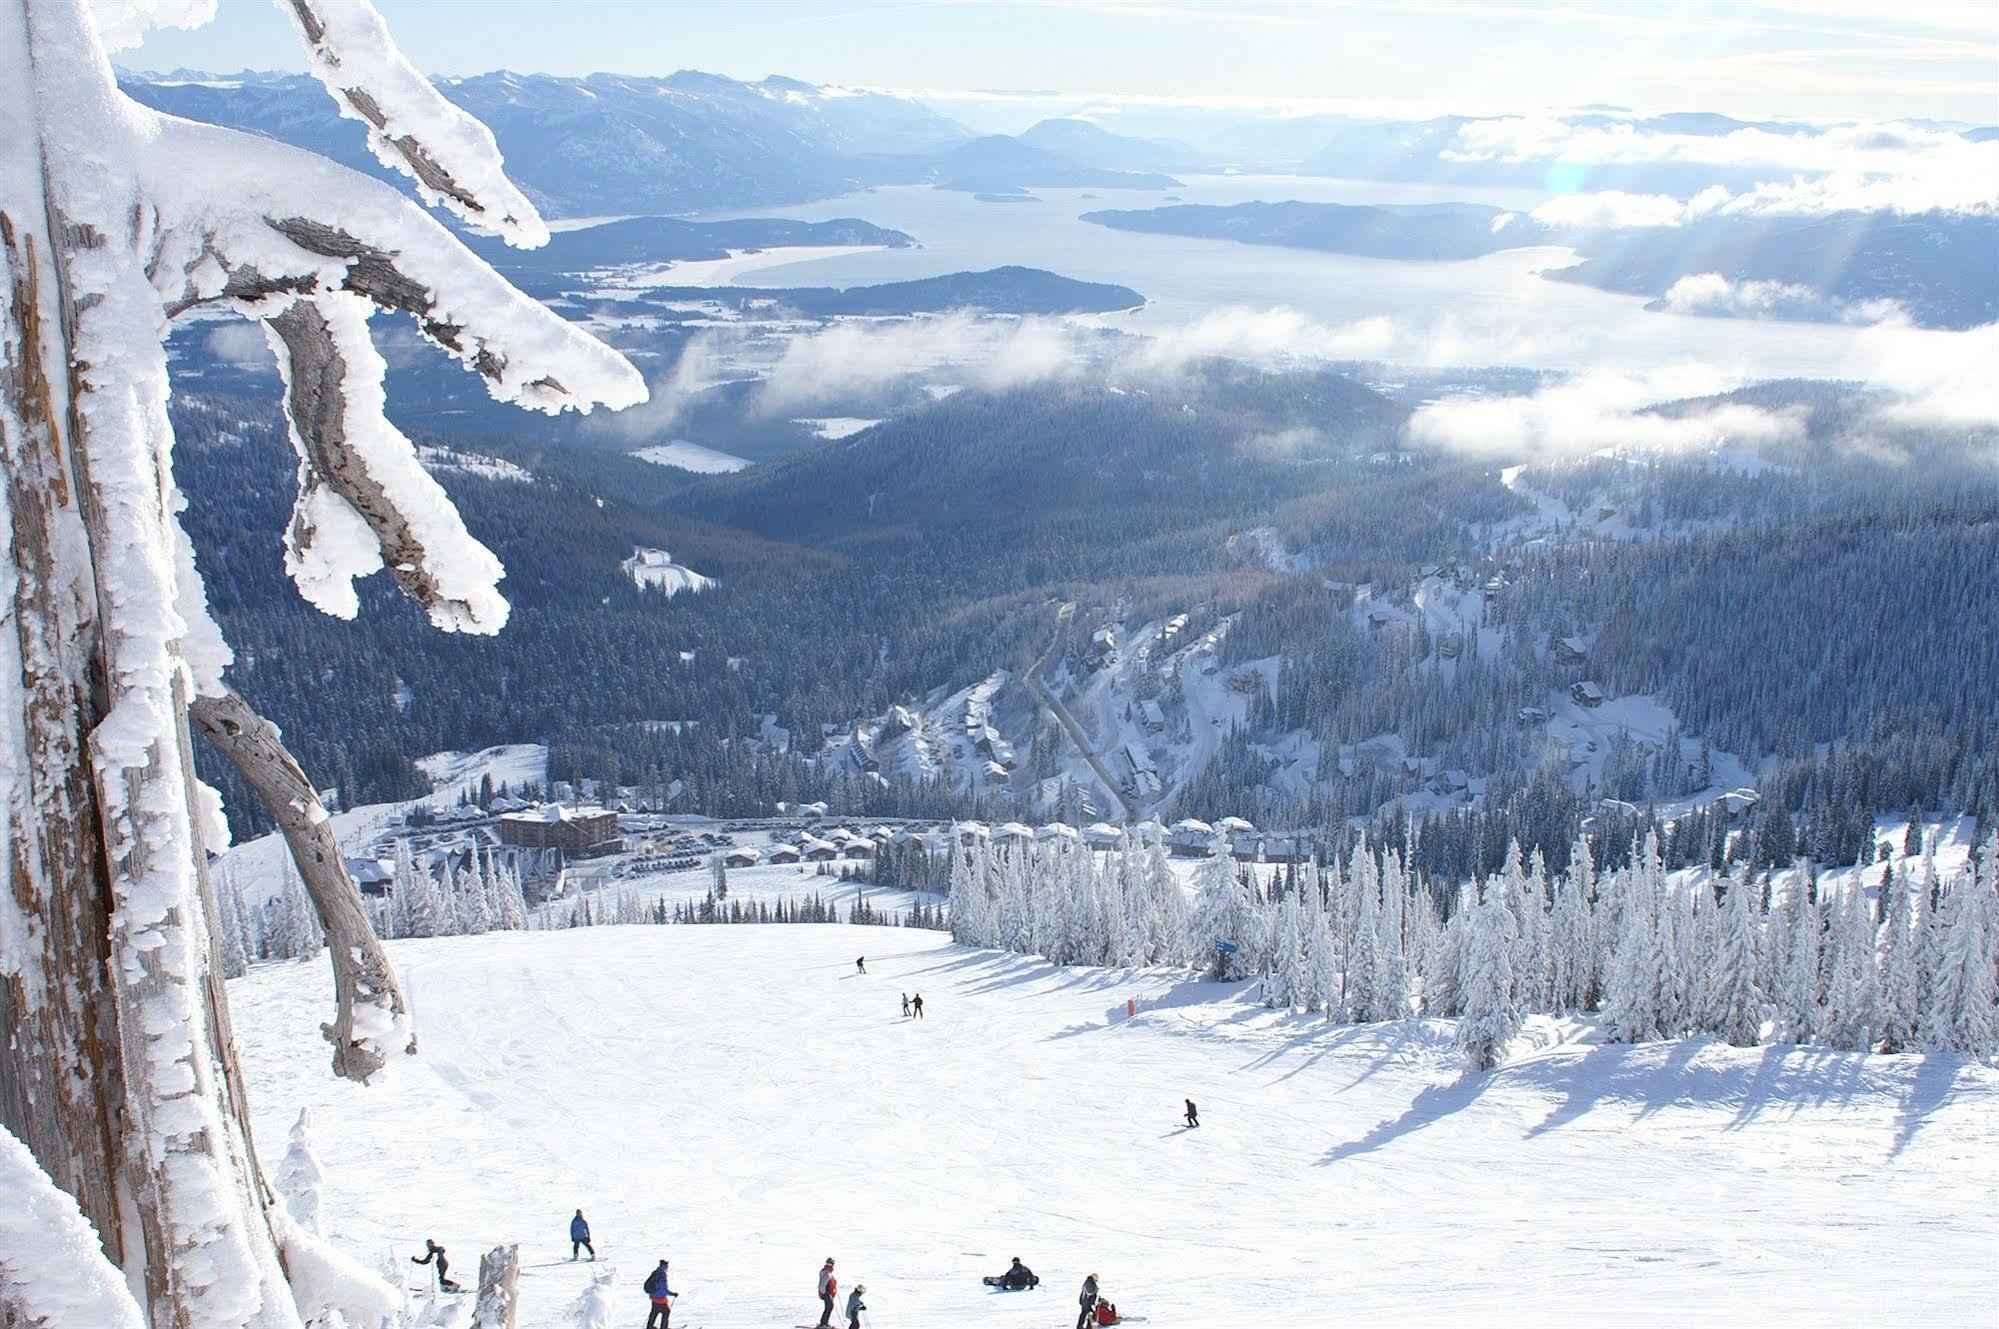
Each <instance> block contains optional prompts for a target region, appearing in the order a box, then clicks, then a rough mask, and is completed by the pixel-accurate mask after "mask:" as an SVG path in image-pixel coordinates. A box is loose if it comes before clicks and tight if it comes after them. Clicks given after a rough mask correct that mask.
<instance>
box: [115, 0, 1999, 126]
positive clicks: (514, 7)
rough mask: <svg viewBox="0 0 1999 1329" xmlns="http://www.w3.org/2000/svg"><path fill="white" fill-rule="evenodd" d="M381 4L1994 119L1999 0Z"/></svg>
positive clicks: (182, 58) (1087, 74) (596, 50)
mask: <svg viewBox="0 0 1999 1329" xmlns="http://www.w3.org/2000/svg"><path fill="white" fill-rule="evenodd" d="M376 3H377V4H378V5H379V7H380V8H381V9H382V11H383V12H384V14H385V15H386V16H387V17H388V20H389V23H390V25H391V27H392V28H393V29H394V31H395V33H396V35H397V37H398V39H399V40H400V41H401V43H402V46H403V49H404V50H405V51H406V52H408V54H409V55H410V56H411V58H412V59H413V60H415V62H416V63H417V64H418V65H419V66H421V67H422V68H425V69H428V70H431V71H433V72H436V73H441V74H472V73H481V72H484V71H486V70H490V69H498V68H508V69H515V70H522V71H538V72H546V73H555V74H585V73H591V72H594V71H600V70H602V71H612V72H619V73H631V74H663V73H670V72H672V71H673V70H676V69H703V70H709V71H712V72H715V73H721V74H728V75H731V76H734V77H738V78H761V77H763V76H764V75H766V74H774V73H775V74H789V75H792V76H794V77H798V78H803V79H808V80H811V81H813V82H824V83H846V84H855V85H863V86H868V87H878V88H888V89H899V90H908V91H917V92H922V93H926V94H931V95H933V96H938V95H939V94H963V93H967V92H974V91H979V90H1028V91H1041V92H1053V93H1059V94H1063V95H1065V96H1075V97H1077V98H1079V99H1080V98H1086V97H1102V96H1107V95H1108V96H1115V97H1124V98H1132V99H1143V100H1149V99H1171V100H1178V99H1190V100H1213V101H1222V102H1240V103H1243V104H1258V105H1263V104H1280V105H1296V106H1298V107H1299V108H1301V109H1306V108H1313V107H1316V108H1319V109H1366V108H1370V107H1380V108H1383V109H1395V110H1404V111H1410V110H1414V111H1423V110H1429V109H1439V110H1441V109H1451V110H1462V111H1487V110H1519V109H1528V108H1533V107H1547V106H1574V105H1582V104H1586V103H1596V102H1603V103H1612V104H1616V105H1621V106H1630V107H1634V108H1636V109H1639V110H1714V111H1725V112H1729V113H1733V114H1740V115H1787V116H1797V117H1801V118H1809V119H1846V118H1853V119H1886V118H1900V117H1917V116H1930V117H1936V118H1940V119H1954V120H1966V121H1972V122H1976V123H1991V122H1994V121H1995V120H1999V0H1886V2H1884V0H1777V2H1776V3H1765V4H1726V3H1719V4H1718V3H1698V2H1696V3H1672V2H1671V0H1636V2H1634V3H1622V4H1618V3H1605V2H1603V0H1596V2H1592V3H1577V4H1532V3H1523V2H1518V0H1491V2H1490V3H1464V2H1459V0H1382V2H1380V3H1373V2H1356V3H1340V2H1337V0H1291V3H1273V2H1271V0H1240V2H1239V3H1212V2H1208V0H1066V2H1065V3H1061V4H1030V3H1019V2H1017V0H790V2H789V3H778V2H773V0H721V2H719V3H711V2H710V0H679V2H677V3H661V2H659V0H476V2H475V0H376ZM287 23H288V21H287V20H286V19H284V18H283V17H282V16H281V15H280V14H279V13H278V12H277V9H276V8H275V6H274V5H272V4H271V3H270V0H221V12H220V15H219V17H218V18H217V19H216V21H215V22H213V23H211V24H209V25H208V26H207V27H205V28H201V29H199V30H196V31H194V32H161V33H157V34H155V35H154V36H153V37H152V38H151V39H150V40H149V41H148V42H147V43H146V44H145V45H144V46H142V47H140V48H138V49H136V50H132V51H126V52H124V53H122V54H121V56H120V57H119V58H120V63H122V64H125V65H128V66H131V67H134V68H152V69H167V68H173V67H176V66H189V67H195V68H202V69H208V70H218V71H234V70H238V69H243V68H246V67H247V68H259V69H274V68H300V67H302V66H301V64H300V60H299V57H298V54H297V49H298V47H297V38H296V37H295V36H294V35H293V34H292V33H291V32H290V31H289V30H288V26H287ZM938 99H939V101H940V102H942V101H944V100H945V98H944V97H942V96H938ZM949 100H951V101H957V102H959V103H960V104H961V105H964V104H965V103H963V101H962V99H961V98H960V97H957V96H952V97H950V98H949ZM942 109H945V110H947V111H949V110H950V109H951V107H950V106H948V105H945V106H943V107H942ZM991 115H992V109H991V108H990V107H988V108H986V110H985V113H984V114H983V115H980V116H978V117H976V118H982V119H983V118H989V117H990V116H991ZM1033 118H1034V116H1033V115H1031V114H1030V115H1026V116H1024V117H1022V119H1023V123H1025V122H1026V121H1028V120H1031V119H1033ZM994 127H998V126H994Z"/></svg>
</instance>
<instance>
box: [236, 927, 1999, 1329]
mask: <svg viewBox="0 0 1999 1329" xmlns="http://www.w3.org/2000/svg"><path fill="white" fill-rule="evenodd" d="M390 951H391V954H392V955H393V957H394V959H395V961H396V963H397V964H398V966H399V967H400V969H401V972H402V977H403V981H404V987H405V991H406V992H407V993H408V994H409V997H410V1000H411V1005H412V1008H413V1011H414V1014H415V1017H416V1021H417V1026H418V1029H419V1032H420V1035H421V1038H422V1046H423V1053H422V1055H421V1056H420V1057H418V1058H416V1059H414V1060H411V1061H407V1062H402V1063H399V1064H397V1065H396V1066H394V1067H393V1068H392V1075H391V1077H390V1079H389V1082H388V1083H387V1084H385V1085H381V1086H378V1087H374V1088H362V1087H359V1086H356V1085H353V1084H351V1083H346V1082H340V1081H335V1080H333V1079H332V1078H331V1076H330V1074H329V1073H328V1070H327V1067H326V1053H325V1045H324V1043H323V1041H322V1040H321V1039H320V1037H319V1034H318V1022H319V1021H320V1020H322V1019H324V1018H325V1016H326V1012H327V1009H328V1006H329V1003H330V997H329V995H328V992H327V986H328V984H327V979H326V973H325V966H324V961H323V960H320V961H313V962H309V963H297V964H278V965H271V966H265V967H261V968H259V969H258V970H256V971H254V972H253V973H252V974H251V975H249V976H248V977H246V978H244V979H241V980H238V981H236V982H235V983H233V984H232V985H231V997H232V1001H233V1004H234V1006H235V1010H236V1024H237V1029H238V1032H239V1036H240V1037H241V1039H242V1041H243V1044H244V1053H245V1061H246V1065H247V1069H248V1073H249V1077H250V1095H251V1101H252V1103H253V1104H254V1106H255V1109H256V1125H257V1130H258V1133H259V1136H260V1138H261V1139H262V1140H263V1141H265V1142H266V1147H267V1148H275V1147H276V1143H275V1142H277V1141H280V1140H282V1139H283V1138H284V1133H285V1132H286V1131H287V1130H288V1129H289V1127H290V1126H291V1124H292V1121H293V1119H294V1118H295V1117H296V1115H297V1112H298V1110H299V1109H300V1108H301V1107H310V1108H311V1109H312V1112H313V1120H314V1123H315V1129H316V1132H317V1135H318V1139H319V1153H320V1157H321V1159H322V1161H323V1162H324V1163H325V1166H326V1169H327V1179H326V1183H325V1185H324V1187H323V1191H322V1193H323V1196H324V1201H325V1214H326V1223H327V1225H328V1229H329V1232H330V1234H331V1235H332V1236H334V1237H335V1238H336V1240H337V1241H338V1242H339V1243H340V1244H342V1245H343V1246H345V1247H346V1248H347V1249H348V1250H349V1251H351V1252H353V1253H355V1254H357V1255H360V1256H362V1257H363V1258H365V1259H367V1260H368V1261H369V1262H370V1263H371V1264H372V1263H374V1262H375V1261H376V1259H377V1257H378V1256H380V1255H381V1254H383V1253H385V1252H388V1251H390V1250H391V1249H393V1252H394V1253H395V1255H396V1257H397V1261H398V1266H399V1268H400V1270H401V1271H402V1272H404V1273H406V1274H409V1275H411V1278H410V1282H412V1283H414V1282H416V1278H415V1275H416V1274H417V1273H419V1272H421V1271H417V1270H415V1269H413V1267H412V1266H410V1265H408V1264H407V1263H402V1261H403V1260H404V1259H405V1258H406V1257H407V1256H409V1255H410V1254H413V1253H415V1252H417V1251H420V1250H421V1249H422V1242H423V1239H424V1237H426V1236H434V1237H436V1238H438V1239H439V1240H440V1241H442V1242H444V1243H445V1244H446V1245H447V1246H449V1247H450V1248H451V1251H452V1254H453V1257H454V1265H455V1266H456V1267H460V1268H463V1269H465V1270H467V1271H470V1270H471V1269H473V1268H475V1267H476V1264H477V1256H478V1252H479V1251H480V1250H482V1249H484V1248H486V1247H488V1246H490V1245H492V1244H494V1243H497V1242H500V1241H519V1242H521V1243H522V1262H523V1264H524V1265H525V1266H526V1276H525V1277H524V1278H523V1280H522V1286H523V1299H524V1305H523V1307H522V1318H521V1326H522V1329H552V1327H553V1326H556V1325H560V1324H564V1323H566V1320H565V1318H564V1314H563V1312H564V1309H565V1308H566V1307H567V1305H568V1304H569V1302H570V1301H571V1300H572V1299H573V1297H574V1296H575V1295H576V1293H577V1291H578V1290H579V1289H580V1288H581V1287H582V1286H583V1282H584V1280H585V1278H586V1277H587V1274H586V1272H585V1270H587V1268H588V1266H587V1265H586V1266H580V1267H579V1266H574V1265H569V1264H567V1263H565V1262H564V1257H566V1256H567V1254H568V1250H569V1248H568V1244H567V1242H566V1240H565V1239H564V1237H565V1234H564V1228H565V1225H566V1223H567V1220H568V1218H569V1215H570V1213H571V1212H572V1211H573V1210H574V1209H576V1208H577V1207H578V1206H581V1207H582V1208H583V1210H584V1212H585V1213H586V1214H587V1215H588V1216H589V1218H590V1221H591V1224H592V1227H593V1229H594V1231H595V1235H596V1237H597V1239H598V1241H599V1248H600V1250H602V1251H603V1252H604V1254H605V1256H606V1258H608V1259H609V1260H611V1261H613V1262H614V1263H615V1264H616V1269H617V1276H616V1279H615V1281H614V1283H613V1287H614V1289H615V1291H616V1294H617V1296H618V1297H619V1298H620V1299H621V1303H622V1304H623V1305H624V1306H625V1307H626V1309H628V1311H629V1313H630V1315H631V1320H630V1322H631V1323H632V1324H634V1325H636V1324H637V1323H638V1322H639V1318H640V1316H641V1315H642V1314H643V1310H644V1304H643V1298H642V1297H641V1296H640V1294H639V1292H638V1290H637V1288H638V1283H639V1281H640V1279H642V1278H643V1277H644V1274H645V1272H646V1270H647V1269H649V1268H650V1267H651V1265H652V1263H653V1262H654V1261H655V1260H657V1259H659V1258H661V1257H667V1258H670V1259H671V1260H672V1261H673V1270H674V1275H675V1279H674V1281H675V1284H676V1286H677V1287H678V1288H679V1289H680V1290H681V1292H682V1293H683V1294H684V1295H683V1299H682V1303H681V1306H680V1308H679V1313H678V1314H676V1316H675V1317H674V1318H675V1321H676V1323H683V1324H687V1325H700V1326H709V1327H710V1329H724V1327H726V1326H737V1325H740V1326H771V1325H778V1326H784V1325H794V1324H800V1323H809V1322H810V1321H811V1319H814V1318H816V1316H815V1315H814V1312H816V1310H817V1305H816V1302H815V1301H814V1300H813V1297H812V1278H813V1273H814V1271H815V1270H816V1269H817V1267H818V1265H819V1262H820V1261H821V1260H822V1259H824V1258H825V1257H826V1256H827V1255H828V1254H831V1255H834V1256H837V1257H838V1259H839V1270H840V1273H841V1275H842V1277H843V1281H856V1280H857V1281H860V1282H864V1283H866V1284H867V1288H868V1293H867V1301H868V1303H869V1305H870V1306H871V1307H872V1308H874V1313H875V1314H876V1315H877V1316H879V1317H880V1323H881V1324H883V1325H911V1326H918V1325H920V1326H926V1327H927V1329H958V1327H959V1326H973V1325H976V1326H980V1329H986V1327H987V1326H994V1327H997V1329H1005V1327H1006V1326H1028V1325H1034V1326H1047V1325H1056V1324H1064V1323H1067V1322H1068V1318H1069V1317H1071V1316H1073V1314H1074V1301H1073V1300H1072V1298H1073V1296H1074V1292H1075V1288H1076V1286H1077V1284H1079V1283H1080V1281H1081V1279H1082V1276H1083V1275H1084V1274H1085V1273H1088V1272H1091V1271H1093V1270H1094V1271H1096V1272H1097V1273H1099V1274H1100V1275H1101V1276H1102V1278H1103V1282H1104V1290H1105V1292H1106V1293H1107V1294H1108V1295H1109V1296H1110V1297H1111V1298H1112V1299H1114V1300H1115V1301H1117V1302H1118V1303H1119V1305H1120V1306H1122V1307H1123V1308H1124V1309H1125V1310H1126V1311H1128V1312H1130V1313H1133V1314H1139V1315H1146V1316H1149V1317H1150V1320H1151V1323H1152V1325H1154V1326H1160V1327H1161V1329H1170V1327H1171V1326H1176V1325H1177V1326H1189V1327H1190V1329H1191V1327H1194V1326H1200V1327H1201V1329H1210V1327H1211V1326H1214V1325H1216V1324H1218V1323H1243V1322H1249V1323H1281V1324H1286V1325H1298V1326H1318V1325H1326V1324H1332V1323H1340V1322H1352V1323H1360V1324H1367V1325H1370V1326H1394V1325H1424V1326H1434V1325H1439V1324H1462V1325H1480V1326H1486V1325H1514V1324H1517V1325H1531V1326H1534V1327H1535V1329H1544V1327H1545V1326H1551V1325H1584V1324H1587V1325H1592V1326H1596V1325H1640V1324H1643V1325H1675V1326H1678V1325H1685V1324H1688V1323H1708V1324H1744V1323H1754V1324H1757V1325H1759V1326H1783V1325H1826V1324H1835V1323H1863V1322H1864V1323H1870V1324H1879V1325H1889V1324H1893V1325H1919V1324H1930V1325H1953V1326H1956V1325H1968V1324H1972V1323H1979V1322H1984V1321H1986V1320H1987V1319H1988V1318H1989V1315H1990V1311H1991V1307H1992V1305H1993V1304H1994V1298H1995V1297H1999V1267H1995V1259H1994V1251H1993V1246H1992V1241H1991V1234H1992V1229H1991V1215H1990V1198H1991V1196H1992V1194H1993V1193H1994V1190H1995V1187H1999V1148H1995V1147H1994V1146H1995V1144H1999V1073H1995V1072H1993V1071H1991V1070H1989V1069H1984V1068H1977V1067H1971V1066H1967V1065H1965V1064H1962V1063H1958V1062H1953V1061H1950V1060H1945V1059H1928V1060H1925V1059H1922V1058H1915V1057H1871V1058H1869V1057H1859V1056H1852V1055H1840V1054H1832V1053H1825V1052H1815V1051H1797V1050H1793V1049H1783V1048H1761V1049H1749V1050H1735V1049H1729V1048H1726V1047H1721V1046H1717V1045H1713V1044H1709V1043H1696V1042H1673V1043H1661V1044H1654V1045H1645V1046H1639V1047H1615V1048H1609V1047H1586V1046H1579V1045H1575V1044H1556V1045H1553V1046H1547V1045H1543V1046H1541V1048H1540V1050H1538V1051H1537V1050H1534V1045H1535V1042H1536V1036H1537V1035H1538V1036H1539V1037H1540V1038H1542V1039H1546V1040H1553V1039H1554V1038H1555V1036H1556V1034H1557V1033H1558V1030H1557V1029H1556V1027H1555V1025H1553V1024H1552V1023H1551V1022H1547V1021H1536V1022H1531V1023H1530V1025H1529V1029H1528V1037H1526V1038H1524V1039H1523V1040H1522V1043H1521V1045H1520V1046H1517V1047H1516V1049H1515V1058H1516V1059H1515V1060H1514V1061H1513V1062H1512V1063H1511V1064H1510V1065H1508V1066H1506V1067H1504V1068H1502V1069H1501V1070H1500V1071H1498V1072H1497V1073H1495V1074H1493V1075H1491V1076H1489V1077H1483V1078H1479V1079H1474V1080H1469V1081H1466V1080H1461V1079H1460V1078H1459V1075H1458V1068H1457V1063H1456V1061H1455V1059H1454V1058H1453V1056H1452V1054H1451V1052H1450V1050H1449V1049H1448V1047H1447V1046H1446V1045H1445V1041H1446V1037H1447V1030H1446V1029H1445V1027H1444V1026H1442V1025H1440V1024H1432V1025H1424V1026H1414V1027H1410V1028H1406V1029H1405V1028H1402V1027H1399V1026H1372V1027H1362V1028H1357V1029H1340V1028H1335V1027H1329V1026H1327V1025H1325V1024H1323V1023H1321V1022H1319V1021H1317V1020H1312V1019H1306V1018H1303V1017H1293V1016H1288V1015H1283V1014H1277V1013H1272V1012H1269V1011H1266V1010H1264V1009H1263V1008H1262V1007H1261V1006H1260V1005H1257V1004H1255V1003H1254V1002H1253V1001H1245V1000H1243V999H1242V997H1241V994H1240V991H1239V990H1238V989H1234V988H1225V987H1217V986H1212V985H1199V984H1195V985H1190V984H1184V983H1180V982H1179V981H1178V980H1177V979H1176V978H1175V977H1174V976H1172V975H1168V974H1162V973H1157V972H1152V973H1141V972H1128V971H1105V970H1092V969H1067V970H1062V969H1054V968H1051V967H1049V966H1047V965H1045V964H1043V963H1041V962H1039V961H1037V960H1033V959H1029V958H1025V957H1020V956H1011V955H1000V954H995V953H991V952H984V951H972V950H967V949H964V948H961V947H958V946H955V945H953V944H951V943H950V942H949V941H948V940H947V939H946V938H944V937H943V936H942V935H940V934H937V933H933V932H924V931H917V930H904V929H895V928H857V927H845V926H820V927H813V926H796V925H790V926H763V927H747V926H717V927H655V926H641V927H627V928H595V929H581V930H577V931H571V932H558V933H526V934H517V933H509V934H491V935H488V936H484V937H478V938H452V939H440V940H433V941H414V942H396V943H392V944H391V946H390ZM863 953H865V954H866V955H867V956H868V968H869V971H870V972H869V973H868V974H867V975H866V976H860V975H857V974H856V973H855V972H854V963H853V962H854V957H855V956H856V955H859V954H863ZM904 991H912V992H914V991H920V992H921V993H922V994H923V996H924V998H925V1001H926V1003H927V1008H928V1017H927V1018H926V1019H925V1020H923V1021H922V1022H920V1023H919V1022H915V1021H905V1020H904V1019H902V1018H901V1015H900V1007H899V1001H898V998H899V995H900V994H901V993H902V992H904ZM1127 998H1136V999H1138V1001H1139V1003H1140V1011H1139V1015H1138V1018H1137V1019H1136V1020H1132V1021H1128V1020H1126V1019H1125V1018H1124V1015H1123V1012H1124V1003H1125V1000H1126V999H1127ZM1189 1096H1191V1097H1192V1098H1194V1099H1195V1100H1197V1101H1198V1102H1199V1103H1200V1105H1201V1112H1202V1122H1203V1124H1202V1127H1201V1129H1199V1130H1197V1131H1189V1130H1185V1129H1182V1128H1181V1126H1180V1122H1179V1113H1180V1100H1181V1099H1182V1098H1185V1097H1189ZM1013 1255H1019V1256H1021V1257H1023V1258H1024V1259H1025V1260H1026V1261H1027V1262H1028V1263H1029V1264H1031V1265H1032V1266H1034V1268H1035V1269H1036V1270H1037V1271H1038V1272H1039V1273H1040V1274H1041V1275H1042V1276H1043V1278H1044V1279H1045V1280H1046V1281H1045V1282H1044V1285H1043V1287H1042V1288H1041V1289H1040V1290H1038V1291H1035V1292H1029V1293H1017V1294H997V1293H990V1292H988V1291H987V1290H986V1289H984V1288H982V1287H981V1286H980V1285H979V1283H978V1278H979V1276H980V1275H981V1274H989V1273H997V1272H998V1271H1000V1270H1001V1269H1003V1268H1004V1267H1005V1265H1006V1261H1007V1259H1008V1257H1010V1256H1013ZM1246 1316H1247V1317H1252V1318H1249V1319H1247V1320H1246V1318H1245V1317H1246Z"/></svg>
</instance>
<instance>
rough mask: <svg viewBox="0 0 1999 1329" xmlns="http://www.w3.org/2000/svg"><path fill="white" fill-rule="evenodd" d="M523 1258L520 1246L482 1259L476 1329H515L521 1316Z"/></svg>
mask: <svg viewBox="0 0 1999 1329" xmlns="http://www.w3.org/2000/svg"><path fill="white" fill-rule="evenodd" d="M520 1278H521V1255H520V1247H518V1246H495V1247H493V1249H492V1250H489V1251H487V1252H486V1253H485V1254H484V1255H481V1256H480V1257H479V1297H478V1300H477V1301H476V1302H475V1303H474V1305H473V1311H472V1325H473V1329H514V1320H515V1317H516V1316H517V1315H518V1314H519V1313H520V1301H521V1295H520Z"/></svg>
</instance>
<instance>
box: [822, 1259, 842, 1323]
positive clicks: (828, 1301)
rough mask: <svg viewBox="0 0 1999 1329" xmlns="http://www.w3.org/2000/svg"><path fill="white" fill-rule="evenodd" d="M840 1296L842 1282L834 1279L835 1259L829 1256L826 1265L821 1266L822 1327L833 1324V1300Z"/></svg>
mask: <svg viewBox="0 0 1999 1329" xmlns="http://www.w3.org/2000/svg"><path fill="white" fill-rule="evenodd" d="M839 1295H840V1280H839V1279H837V1278H835V1277H833V1257H832V1256H830V1255H829V1256H827V1257H826V1263H824V1264H822V1265H820V1266H819V1323H820V1325H821V1326H825V1325H829V1324H831V1323H833V1298H835V1297H837V1296H839Z"/></svg>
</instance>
